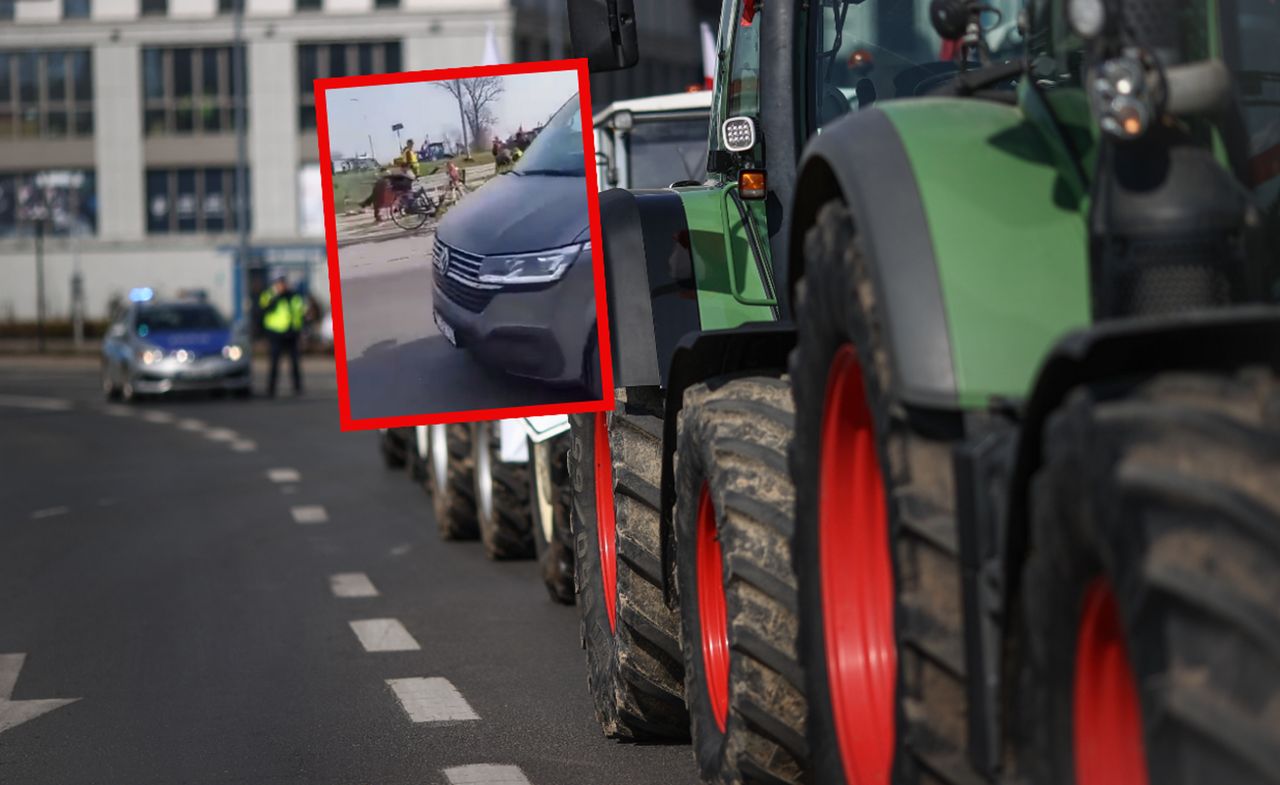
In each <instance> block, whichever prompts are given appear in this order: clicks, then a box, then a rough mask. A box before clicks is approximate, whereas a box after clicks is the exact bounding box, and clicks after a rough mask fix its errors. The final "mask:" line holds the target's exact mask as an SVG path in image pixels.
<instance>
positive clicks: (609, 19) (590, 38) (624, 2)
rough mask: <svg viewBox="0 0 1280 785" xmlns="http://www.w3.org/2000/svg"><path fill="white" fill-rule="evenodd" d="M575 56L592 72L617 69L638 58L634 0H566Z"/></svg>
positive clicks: (625, 66)
mask: <svg viewBox="0 0 1280 785" xmlns="http://www.w3.org/2000/svg"><path fill="white" fill-rule="evenodd" d="M568 3H569V38H570V40H571V42H572V46H573V54H574V57H585V58H587V68H588V69H589V70H591V71H592V72H596V73H599V72H601V71H620V70H622V69H624V68H630V67H631V66H633V65H635V64H636V61H637V60H639V59H640V46H639V43H638V42H637V40H636V15H635V7H634V0H568Z"/></svg>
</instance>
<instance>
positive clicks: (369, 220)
mask: <svg viewBox="0 0 1280 785" xmlns="http://www.w3.org/2000/svg"><path fill="white" fill-rule="evenodd" d="M436 223H437V220H436V219H435V218H428V219H427V222H426V223H424V224H423V225H422V226H421V227H419V228H418V229H416V230H415V231H412V232H410V231H406V230H404V229H401V228H400V227H399V226H396V222H395V221H393V220H391V219H390V218H387V217H385V216H384V217H383V219H382V222H381V223H374V222H373V210H361V211H360V212H358V213H355V214H353V215H339V216H337V217H336V219H335V220H334V228H335V230H336V231H337V235H338V247H339V248H342V247H343V246H346V245H355V244H356V243H376V242H381V241H383V240H395V239H397V238H401V237H413V236H416V235H421V234H431V233H432V232H434V231H435V229H436Z"/></svg>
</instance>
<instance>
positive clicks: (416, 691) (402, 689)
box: [387, 677, 480, 722]
mask: <svg viewBox="0 0 1280 785" xmlns="http://www.w3.org/2000/svg"><path fill="white" fill-rule="evenodd" d="M387 686H388V687H390V688H391V691H392V692H394V693H395V696H396V700H398V701H400V706H401V707H403V708H404V713H405V714H408V715H409V719H410V720H412V721H413V722H461V721H465V720H478V719H480V715H479V714H476V713H475V710H474V709H472V708H471V706H470V704H468V703H467V699H466V698H464V697H462V693H460V692H458V689H457V688H456V687H454V686H453V685H452V684H450V683H449V680H448V679H442V678H440V677H431V678H420V677H418V678H411V679H387Z"/></svg>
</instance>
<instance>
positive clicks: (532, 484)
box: [529, 433, 574, 605]
mask: <svg viewBox="0 0 1280 785" xmlns="http://www.w3.org/2000/svg"><path fill="white" fill-rule="evenodd" d="M569 440H570V439H569V434H568V433H562V434H559V435H558V436H553V437H551V438H550V439H547V440H545V441H541V442H534V441H532V440H530V442H529V499H530V503H531V508H532V511H533V516H532V517H533V547H534V551H535V553H536V555H537V559H538V567H539V570H540V572H541V573H542V582H543V584H545V585H546V587H547V593H548V594H550V595H551V599H553V600H555V601H556V602H558V603H561V604H564V605H572V604H573V598H574V591H573V525H572V524H571V523H570V517H571V514H572V513H571V511H572V509H573V488H572V487H571V486H570V484H569V466H568V461H569Z"/></svg>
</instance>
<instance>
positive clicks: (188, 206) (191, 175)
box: [146, 167, 248, 234]
mask: <svg viewBox="0 0 1280 785" xmlns="http://www.w3.org/2000/svg"><path fill="white" fill-rule="evenodd" d="M235 182H236V170H235V169H234V168H232V167H218V168H203V169H148V170H147V205H146V207H147V233H148V234H174V233H197V232H202V233H209V234H217V233H220V232H233V231H235V228H236V206H237V205H238V201H237V196H236V194H237V193H239V192H240V189H237V188H236V187H235ZM244 190H245V193H246V196H247V191H248V189H247V188H246V189H244Z"/></svg>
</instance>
